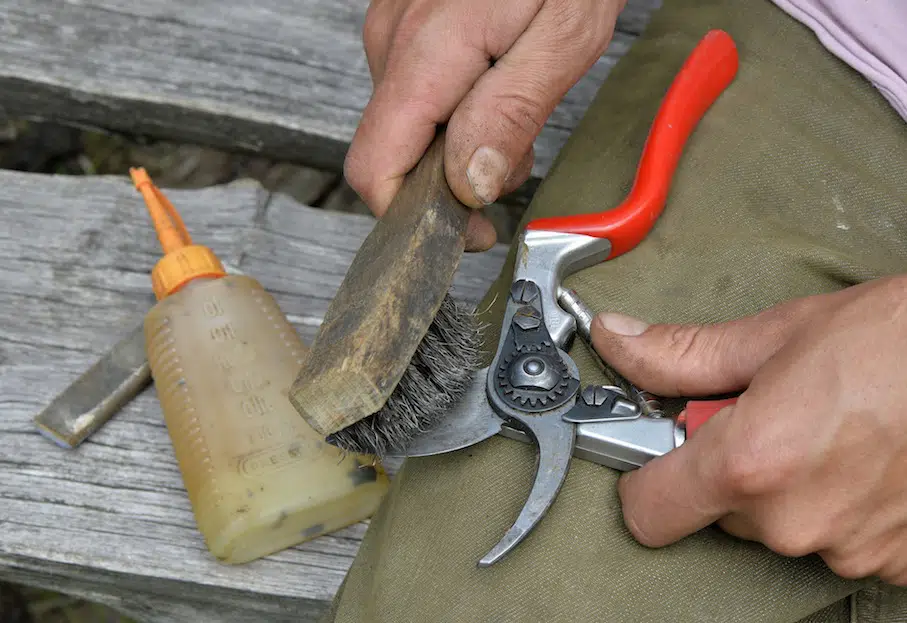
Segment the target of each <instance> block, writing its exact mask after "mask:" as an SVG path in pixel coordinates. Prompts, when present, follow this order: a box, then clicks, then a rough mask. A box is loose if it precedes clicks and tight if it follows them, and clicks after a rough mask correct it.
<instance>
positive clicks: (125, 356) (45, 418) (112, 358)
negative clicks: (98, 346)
mask: <svg viewBox="0 0 907 623" xmlns="http://www.w3.org/2000/svg"><path fill="white" fill-rule="evenodd" d="M225 268H226V269H227V272H228V273H230V274H233V275H241V274H243V273H242V271H241V270H239V269H238V268H236V267H235V266H230V265H225ZM143 323H144V320H143V321H142V322H139V323H138V324H137V325H136V326H135V327H134V328H133V329H132V330H131V331H129V333H128V334H127V335H125V336H124V337H123V338H122V339H120V340H119V341H118V342H117V343H116V344H114V345H113V346H112V347H111V348H110V350H108V351H107V352H106V353H104V355H102V356H101V358H100V359H98V360H97V361H96V362H95V363H94V364H93V365H92V366H91V367H90V368H89V369H88V370H86V371H85V372H84V373H83V374H82V375H80V376H79V377H78V378H77V379H76V380H75V381H73V382H72V383H71V384H70V385H69V386H68V387H67V388H66V389H64V390H63V391H62V392H61V393H60V394H58V395H57V396H56V397H55V398H54V399H53V400H52V401H51V402H50V404H48V405H47V406H46V407H45V408H44V409H43V410H42V411H41V412H40V413H38V415H36V416H35V418H34V424H35V427H36V428H37V429H38V431H39V432H40V433H41V434H42V435H44V436H45V437H47V438H48V439H50V440H51V441H53V442H54V443H55V444H57V445H58V446H60V447H62V448H67V449H73V448H76V447H78V446H79V445H80V444H81V443H82V442H83V441H85V440H86V439H88V438H89V437H90V436H91V435H93V434H94V433H95V432H97V431H98V430H100V429H101V427H103V426H104V425H105V424H106V423H107V422H108V421H109V420H110V419H111V418H112V417H113V416H114V415H115V414H116V413H117V412H119V410H120V409H122V408H123V407H124V406H125V405H126V404H128V403H129V402H130V401H132V400H133V399H134V398H135V397H136V396H138V395H139V394H140V393H141V392H142V391H144V389H145V388H146V387H148V386H149V385H150V384H151V367H150V366H149V364H148V360H147V358H146V356H145V334H144V327H143Z"/></svg>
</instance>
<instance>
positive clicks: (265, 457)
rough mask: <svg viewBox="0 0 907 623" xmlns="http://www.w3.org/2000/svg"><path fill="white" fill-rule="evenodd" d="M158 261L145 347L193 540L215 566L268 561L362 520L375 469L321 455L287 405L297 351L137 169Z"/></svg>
mask: <svg viewBox="0 0 907 623" xmlns="http://www.w3.org/2000/svg"><path fill="white" fill-rule="evenodd" d="M130 174H131V176H132V180H133V182H134V183H135V186H136V188H137V189H138V190H139V192H140V193H141V194H142V196H143V197H144V199H145V203H146V204H147V206H148V211H149V213H150V215H151V220H152V221H153V223H154V227H155V229H156V230H157V235H158V239H159V240H160V243H161V246H162V248H163V251H164V256H163V257H162V258H161V259H160V260H159V261H158V262H157V264H156V265H155V267H154V269H153V272H152V285H153V288H154V293H155V295H156V297H157V299H158V302H157V304H156V305H155V306H154V307H153V308H152V309H151V311H150V312H149V313H148V315H147V316H146V318H145V325H144V329H145V346H146V352H147V356H148V362H149V364H150V367H151V372H152V377H153V379H154V384H155V388H156V390H157V394H158V398H159V400H160V403H161V408H162V410H163V414H164V419H165V421H166V424H167V430H168V432H169V434H170V439H171V440H172V443H173V448H174V453H175V455H176V459H177V462H178V464H179V469H180V472H181V473H182V477H183V482H184V484H185V487H186V490H187V493H188V496H189V500H190V502H191V504H192V510H193V513H194V515H195V520H196V523H197V526H198V529H199V531H200V532H201V533H202V535H203V536H204V539H205V542H206V544H207V546H208V549H209V550H210V551H211V553H212V554H213V555H214V556H215V557H216V558H217V559H218V560H220V561H221V562H224V563H228V564H236V563H243V562H248V561H250V560H254V559H256V558H260V557H263V556H266V555H268V554H272V553H275V552H277V551H280V550H282V549H286V548H288V547H291V546H293V545H297V544H299V543H302V542H303V541H307V540H309V539H313V538H315V537H317V536H320V535H322V534H325V533H328V532H332V531H335V530H338V529H340V528H343V527H345V526H348V525H350V524H353V523H356V522H357V521H360V520H362V519H365V518H367V517H369V516H371V515H372V513H373V512H374V511H375V510H376V509H377V507H378V505H379V503H380V501H381V498H382V497H383V495H384V493H385V492H386V490H387V487H388V478H387V475H386V474H385V472H384V471H383V470H382V469H381V467H380V466H379V465H378V464H377V462H376V461H374V460H373V457H370V456H368V457H366V456H356V455H352V454H348V455H344V454H343V453H342V452H341V451H340V450H339V449H337V448H335V447H333V446H331V445H329V444H327V443H325V442H324V441H323V440H322V439H321V438H320V437H319V436H318V435H317V433H315V431H314V430H313V429H312V428H310V427H309V426H308V425H307V424H306V423H305V421H304V420H303V419H302V418H301V417H300V416H299V414H298V413H297V412H296V410H295V409H294V408H293V406H292V405H291V403H290V401H289V398H288V397H287V391H288V389H289V387H290V385H291V384H292V382H293V380H294V378H295V376H296V373H297V371H298V369H299V365H300V364H301V362H302V358H303V357H304V355H305V353H306V346H305V345H304V344H303V343H302V341H301V340H300V339H299V337H298V335H297V333H296V331H295V329H294V328H293V326H292V325H291V324H290V323H289V322H288V321H287V320H286V318H285V317H284V315H283V313H282V312H281V310H280V309H279V307H278V305H277V303H276V301H275V300H274V299H273V298H272V297H271V295H270V294H268V293H267V292H266V291H265V290H264V289H263V287H262V286H261V284H259V283H258V282H257V281H256V280H255V279H252V278H250V277H246V276H239V275H227V274H226V271H225V270H224V267H223V265H222V264H221V262H220V261H219V260H218V258H217V257H216V256H215V255H214V253H213V252H212V251H211V250H210V249H208V248H207V247H204V246H201V245H196V244H193V243H192V239H191V238H190V237H189V234H188V232H187V231H186V228H185V225H184V224H183V222H182V219H181V218H180V216H179V215H178V214H177V212H176V210H175V209H174V208H173V206H172V205H171V204H170V202H169V201H168V200H167V199H166V197H164V195H163V194H162V193H161V192H160V190H159V189H158V188H156V187H155V186H154V184H153V183H152V182H151V179H150V178H149V176H148V175H147V173H146V172H145V171H144V170H143V169H131V170H130Z"/></svg>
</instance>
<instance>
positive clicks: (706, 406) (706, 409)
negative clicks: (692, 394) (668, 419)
mask: <svg viewBox="0 0 907 623" xmlns="http://www.w3.org/2000/svg"><path fill="white" fill-rule="evenodd" d="M736 402H737V399H736V398H726V399H724V400H691V401H689V402H688V403H687V405H686V407H684V410H683V415H684V418H685V420H686V431H687V439H689V438H690V437H692V436H693V433H695V432H696V430H697V429H698V428H699V427H700V426H702V425H703V424H705V423H706V422H708V421H709V419H710V418H711V417H712V416H713V415H715V414H716V413H718V412H719V411H721V410H722V409H724V408H725V407H727V406H730V405H732V404H734V403H736Z"/></svg>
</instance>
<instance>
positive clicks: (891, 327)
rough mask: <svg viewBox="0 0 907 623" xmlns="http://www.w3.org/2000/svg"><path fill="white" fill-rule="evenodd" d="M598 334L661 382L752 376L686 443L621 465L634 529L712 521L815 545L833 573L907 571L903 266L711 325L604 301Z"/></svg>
mask: <svg viewBox="0 0 907 623" xmlns="http://www.w3.org/2000/svg"><path fill="white" fill-rule="evenodd" d="M606 326H607V327H608V329H610V331H609V330H607V329H606ZM619 332H624V333H638V335H635V336H621V335H619V334H618V333H619ZM592 339H593V343H594V345H595V347H596V350H597V351H599V353H600V354H601V356H602V358H603V359H604V360H606V361H608V362H609V363H610V364H611V365H612V366H613V367H614V368H615V369H617V370H618V371H620V372H621V373H622V374H624V375H626V376H627V378H628V379H629V380H630V381H631V382H633V383H635V384H637V385H638V386H640V387H641V388H643V389H646V390H648V391H651V392H653V393H656V394H660V395H662V396H684V397H692V396H707V395H715V394H720V393H729V392H734V391H740V390H744V389H745V391H744V392H743V393H742V394H741V396H740V397H739V399H738V400H737V402H736V404H735V405H734V406H730V407H727V408H725V409H722V410H721V411H720V412H718V413H717V414H715V415H714V416H712V417H711V418H710V419H709V420H708V421H707V422H706V423H705V424H703V425H702V426H701V427H700V428H699V429H698V430H697V433H696V434H695V435H694V436H693V437H692V438H691V439H689V440H688V441H687V442H686V443H684V444H683V445H682V446H681V447H680V448H678V449H676V450H674V451H672V452H670V453H668V454H666V455H664V456H662V457H658V458H656V459H655V460H653V461H651V462H650V463H649V464H647V465H645V466H644V467H642V468H641V469H639V470H636V471H635V472H630V473H627V474H624V475H622V476H621V479H620V481H619V487H618V489H619V494H620V498H621V502H622V507H623V514H624V519H625V522H626V525H627V527H628V529H629V530H630V532H631V533H632V534H633V536H634V538H635V539H636V540H637V541H639V542H640V543H641V544H643V545H646V546H649V547H661V546H664V545H668V544H670V543H673V542H675V541H677V540H679V539H681V538H683V537H684V536H686V535H689V534H691V533H693V532H695V531H697V530H699V529H701V528H703V527H705V526H708V525H710V524H712V523H714V522H717V524H718V525H719V526H720V527H721V528H723V529H724V530H725V531H727V532H728V533H730V534H732V535H735V536H738V537H740V538H743V539H747V540H754V541H759V542H761V543H763V544H764V545H766V546H767V547H768V548H770V549H771V550H773V551H775V552H777V553H779V554H781V555H785V556H805V555H808V554H813V553H816V554H819V555H820V556H821V557H822V558H823V559H824V560H825V562H826V564H827V565H828V566H829V568H830V569H831V570H832V571H834V572H835V573H836V574H838V575H839V576H841V577H844V578H853V579H858V578H866V577H872V576H875V577H879V578H880V579H882V580H884V581H887V582H889V583H892V584H896V585H902V586H907V410H905V405H907V357H905V356H904V353H905V352H907V277H903V276H902V277H893V278H884V279H878V280H875V281H871V282H868V283H864V284H861V285H857V286H853V287H850V288H846V289H844V290H842V291H839V292H835V293H832V294H822V295H816V296H810V297H806V298H801V299H797V300H793V301H790V302H788V303H784V304H780V305H777V306H775V307H773V308H770V309H768V310H766V311H764V312H762V313H760V314H757V315H755V316H751V317H747V318H743V319H740V320H736V321H733V322H727V323H721V324H715V325H706V326H679V325H652V326H650V327H648V328H647V329H644V325H643V324H642V323H640V322H639V321H634V320H632V319H627V318H626V317H621V316H610V319H609V320H606V321H605V325H603V324H602V322H601V321H599V320H596V322H594V323H593V329H592Z"/></svg>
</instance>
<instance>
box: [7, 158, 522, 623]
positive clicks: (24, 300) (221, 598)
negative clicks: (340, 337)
mask: <svg viewBox="0 0 907 623" xmlns="http://www.w3.org/2000/svg"><path fill="white" fill-rule="evenodd" d="M168 196H169V197H170V198H171V199H172V200H173V202H174V203H175V205H176V206H177V207H178V209H179V210H180V211H181V213H182V214H183V216H184V219H185V221H186V224H187V226H188V227H189V228H190V230H191V232H192V234H193V236H194V238H195V239H196V241H198V242H200V243H203V244H207V245H210V246H211V247H212V248H214V249H215V250H216V251H217V252H218V253H219V254H221V256H222V257H223V258H224V259H225V260H228V261H230V262H232V263H234V264H236V265H238V266H239V267H240V268H241V269H242V270H243V271H245V272H247V273H248V274H250V275H253V276H255V277H257V278H259V279H260V280H261V282H262V283H263V284H264V285H265V286H266V287H267V288H268V289H270V290H271V292H273V293H274V295H275V296H276V298H277V299H278V302H279V304H280V305H281V307H282V308H283V310H284V311H285V312H286V313H287V314H288V316H289V317H290V319H291V321H292V322H293V323H294V326H296V328H297V329H298V330H299V332H300V334H301V335H302V336H303V338H304V339H305V340H307V341H310V340H311V339H312V338H313V337H314V334H315V331H316V330H317V327H318V325H319V323H320V321H321V317H322V315H323V313H324V311H325V309H326V308H327V305H328V303H329V301H330V300H331V298H332V296H333V294H334V292H335V291H336V289H337V287H338V286H339V284H340V282H341V280H342V277H343V275H344V273H345V271H346V269H347V267H348V266H349V263H350V262H351V260H352V258H353V255H354V254H355V252H356V249H357V248H358V246H359V244H361V241H362V240H363V239H364V238H365V236H366V235H367V233H368V232H369V231H370V229H371V227H372V226H373V223H374V220H373V219H372V218H371V217H368V216H362V215H355V214H342V213H332V212H327V211H324V210H317V209H312V208H308V207H306V206H303V205H301V204H298V203H296V202H295V201H293V200H291V199H289V198H288V197H286V196H283V195H275V194H269V193H267V192H265V191H263V190H262V188H261V187H260V186H258V185H257V184H253V183H245V182H244V183H236V184H232V185H230V186H226V187H213V188H208V189H203V190H182V191H176V190H170V191H168ZM505 253H506V249H505V248H503V247H498V248H495V249H494V250H492V251H490V252H488V253H485V254H482V255H469V256H467V257H466V258H464V261H463V264H462V268H461V270H460V271H459V273H458V275H457V278H456V280H455V285H454V294H455V295H457V296H460V297H462V298H464V299H466V300H473V301H476V300H478V299H479V298H480V297H481V296H482V295H483V294H484V292H485V289H486V288H487V286H488V284H489V283H490V281H491V280H492V279H493V278H494V277H495V276H496V274H497V272H498V270H499V268H500V265H501V263H502V262H503V259H504V255H505ZM157 257H158V249H157V240H156V237H155V236H154V234H153V233H152V231H151V229H150V226H149V221H148V218H147V214H146V212H145V208H144V206H143V204H142V203H141V201H140V197H139V196H138V195H137V193H135V191H134V189H133V187H132V186H131V184H130V183H129V181H128V180H127V179H125V178H118V179H114V178H65V177H52V176H39V175H29V174H21V173H13V172H8V171H7V172H3V171H0V401H2V402H0V447H2V451H0V499H2V501H0V578H4V579H8V580H11V581H16V582H24V583H30V584H33V585H39V586H44V587H46V588H52V589H54V590H59V591H63V592H71V593H72V594H76V595H81V596H85V597H88V598H91V599H94V600H99V601H102V602H104V603H107V604H110V605H112V606H115V607H117V608H120V609H122V610H124V611H127V612H130V613H131V614H132V615H133V616H138V615H141V618H142V619H144V620H148V621H164V620H169V621H172V620H174V618H176V617H177V615H179V618H180V620H193V621H231V622H234V621H236V622H238V621H251V620H268V621H290V620H292V621H309V620H314V618H315V617H316V616H317V615H318V614H319V613H321V612H322V611H323V609H324V608H325V607H326V604H327V601H328V600H329V599H330V598H331V597H332V596H333V594H334V592H335V591H336V589H337V587H338V586H339V584H340V582H341V581H342V579H343V577H344V574H345V573H346V570H347V569H348V567H349V564H350V562H351V560H352V557H353V556H354V555H355V552H356V551H357V549H358V545H359V541H360V539H361V536H362V534H363V532H364V525H363V524H358V525H355V526H352V527H350V528H348V529H345V530H342V531H340V532H337V533H335V534H332V535H328V536H325V537H322V538H319V539H316V540H314V541H311V542H309V543H306V544H303V545H301V546H299V547H296V548H293V549H290V550H287V551H284V552H281V553H279V554H276V555H274V556H271V557H269V558H268V559H266V560H260V561H256V562H253V563H250V564H248V565H244V566H240V567H228V566H225V565H221V564H219V563H217V562H215V561H214V560H213V559H212V558H211V557H210V556H209V555H208V552H207V550H206V549H205V547H204V544H203V542H202V539H201V537H200V535H199V534H198V532H197V530H196V529H195V526H194V521H193V518H192V514H191V509H190V507H189V503H188V499H187V497H186V495H185V491H184V489H183V487H182V484H181V480H180V476H179V472H178V469H177V466H176V462H175V460H174V458H173V454H172V450H171V447H170V442H169V438H168V436H167V432H166V428H165V425H164V422H163V418H162V416H161V412H160V406H159V404H158V402H157V400H156V396H155V392H154V388H153V387H152V388H149V390H147V391H146V392H144V393H143V394H142V395H141V396H139V397H138V399H136V400H135V401H134V402H132V403H131V404H129V405H127V407H126V408H125V409H124V410H123V411H122V412H121V413H119V414H118V415H117V416H116V417H115V418H114V419H113V420H112V421H111V422H110V423H108V424H107V426H105V427H104V428H103V429H101V430H100V431H99V432H98V433H96V434H95V435H94V436H93V437H91V438H90V439H89V440H88V441H86V442H85V443H84V444H83V445H82V446H80V447H79V448H78V449H76V450H73V451H70V450H62V449H60V448H58V447H56V446H54V445H53V444H51V443H50V442H48V441H47V440H46V439H44V438H43V437H41V436H39V434H38V433H37V432H36V431H35V430H34V428H33V426H32V423H31V418H32V417H33V415H34V414H35V413H36V412H37V411H38V410H39V409H40V408H41V407H42V406H43V405H45V404H46V403H47V402H49V401H50V400H51V399H52V398H53V396H54V395H55V394H56V393H57V392H58V391H60V390H61V389H62V388H63V387H65V386H66V385H67V384H68V383H69V382H71V381H72V380H73V379H74V378H75V377H76V376H77V375H78V374H79V373H80V372H81V371H82V370H84V369H85V368H86V367H87V366H88V365H90V364H91V363H92V361H93V360H94V358H96V357H97V356H99V355H100V354H101V353H102V352H103V351H104V350H105V349H106V348H108V347H109V345H110V344H112V343H113V342H114V341H115V340H116V339H117V337H119V336H120V335H122V334H123V333H125V332H126V331H128V330H129V329H130V328H131V327H132V326H134V324H135V323H136V322H138V321H140V320H141V318H142V316H143V314H144V313H145V312H146V311H147V310H148V309H149V307H150V306H151V305H152V304H153V299H152V296H151V294H150V281H149V277H148V272H149V270H150V269H151V267H152V265H153V263H154V261H155V260H156V259H157ZM161 603H166V604H168V605H167V606H166V608H165V609H163V610H160V611H157V610H156V608H157V607H158V604H161ZM189 615H192V616H191V617H190V618H182V617H185V616H189ZM168 617H169V618H168Z"/></svg>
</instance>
